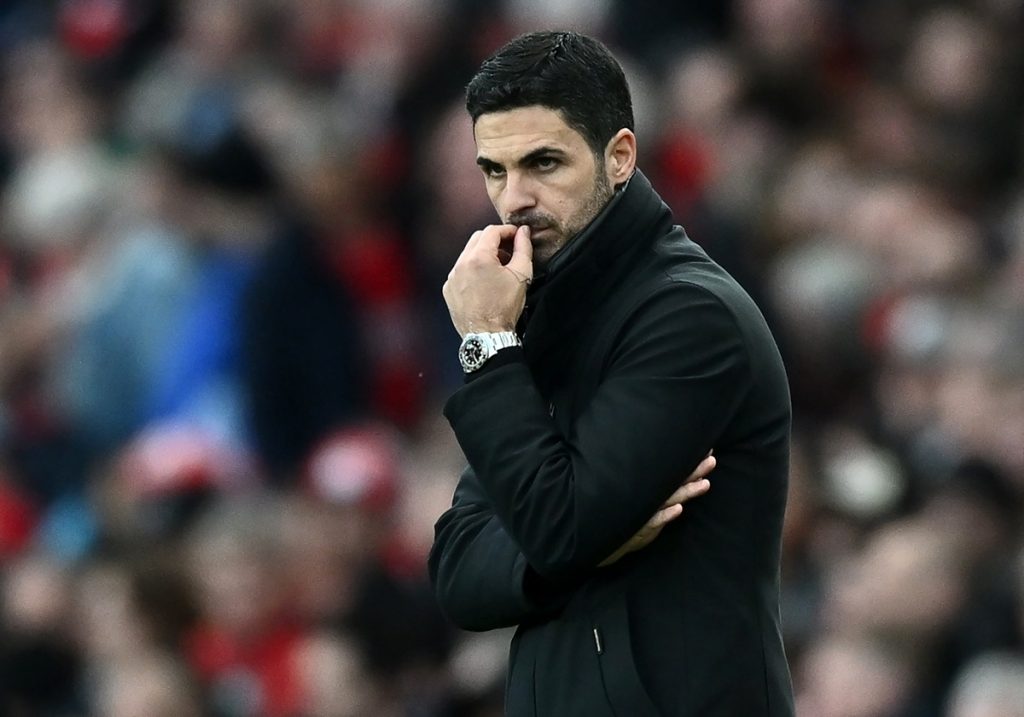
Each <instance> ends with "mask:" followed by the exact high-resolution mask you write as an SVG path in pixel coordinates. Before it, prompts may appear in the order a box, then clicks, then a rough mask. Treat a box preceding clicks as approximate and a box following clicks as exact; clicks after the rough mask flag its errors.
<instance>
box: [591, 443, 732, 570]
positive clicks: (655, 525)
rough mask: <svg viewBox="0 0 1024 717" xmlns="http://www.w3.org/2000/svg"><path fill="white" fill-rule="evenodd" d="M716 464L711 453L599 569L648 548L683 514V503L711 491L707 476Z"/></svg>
mask: <svg viewBox="0 0 1024 717" xmlns="http://www.w3.org/2000/svg"><path fill="white" fill-rule="evenodd" d="M715 463H716V461H715V457H714V456H713V455H711V454H710V453H709V454H708V456H707V458H705V459H704V460H702V461H701V462H700V464H699V465H698V466H697V468H696V469H694V471H693V473H691V474H690V475H689V477H687V479H686V480H685V481H683V484H682V485H681V486H679V488H677V489H676V492H675V493H673V494H672V495H670V496H669V498H668V500H666V501H665V502H664V503H662V504H661V508H659V509H658V511H657V512H656V513H655V514H654V515H652V516H651V519H650V520H648V521H647V522H646V523H644V525H643V527H642V528H640V530H638V531H636V534H635V535H634V536H633V537H632V538H630V539H629V540H627V541H626V542H625V543H624V544H623V545H622V546H621V547H620V548H619V549H618V550H616V551H615V552H614V553H612V554H611V555H609V556H608V557H607V558H605V559H604V560H603V561H602V562H601V563H600V564H599V565H598V567H599V568H603V567H606V566H608V565H611V564H612V563H614V562H616V561H617V560H619V559H620V558H621V557H622V556H624V555H628V554H629V553H632V552H634V551H637V550H640V549H641V548H643V547H646V546H647V545H648V544H650V543H651V542H652V541H653V540H654V539H655V538H657V537H658V534H659V533H660V532H661V530H662V528H664V527H665V526H666V525H668V524H669V523H671V522H672V521H673V520H675V519H676V518H678V517H679V516H680V515H682V514H683V503H685V502H686V501H688V500H690V499H692V498H696V497H697V496H701V495H704V494H705V493H707V492H708V490H710V489H711V481H709V480H708V479H707V478H706V477H705V476H707V475H708V473H710V472H711V471H712V470H714V468H715Z"/></svg>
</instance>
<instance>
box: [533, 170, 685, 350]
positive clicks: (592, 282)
mask: <svg viewBox="0 0 1024 717" xmlns="http://www.w3.org/2000/svg"><path fill="white" fill-rule="evenodd" d="M671 227H672V213H671V211H670V210H669V208H668V206H666V204H665V203H664V202H663V201H662V199H661V197H659V196H658V194H657V192H655V191H654V188H653V187H651V183H650V182H649V181H648V180H647V177H645V176H644V175H643V173H642V172H640V171H639V170H637V171H636V172H634V173H633V176H632V178H630V180H629V181H628V182H627V183H626V184H625V186H623V187H622V188H621V189H620V190H618V191H617V192H616V193H615V195H614V196H613V197H612V198H611V200H609V202H608V204H607V205H605V208H604V209H602V210H601V212H600V213H599V214H598V215H597V217H595V218H594V220H593V221H592V222H591V223H590V224H589V225H588V226H587V228H586V229H584V230H583V231H582V232H580V234H579V235H577V236H576V237H575V238H574V239H572V240H571V241H570V242H569V243H568V244H566V246H565V247H563V248H562V250H561V251H559V252H558V253H557V254H555V256H554V257H552V259H551V262H550V263H549V265H548V269H547V271H546V272H545V273H544V274H542V275H541V276H539V277H537V278H536V279H535V280H534V282H533V284H532V285H531V286H530V290H529V292H528V293H527V296H526V303H527V308H528V317H527V322H526V325H525V327H524V328H525V334H524V340H523V343H524V347H525V349H526V355H527V359H528V360H530V361H531V362H532V361H533V360H539V359H540V358H541V357H542V356H543V355H544V354H546V353H548V352H549V351H550V350H552V349H553V348H555V347H556V346H557V345H565V344H568V343H571V342H568V341H566V339H568V337H569V336H570V335H571V334H574V333H575V332H576V331H577V330H578V329H579V328H580V327H581V326H582V325H583V323H584V322H583V321H582V319H584V318H585V317H586V316H587V315H588V314H590V313H591V312H592V311H593V310H594V309H595V308H596V307H597V305H598V303H599V302H600V301H601V300H602V299H603V298H605V297H607V296H608V295H609V293H610V292H611V290H612V289H613V288H614V287H615V286H616V285H617V284H618V283H619V281H621V279H622V278H623V276H624V275H625V274H627V273H628V272H629V270H630V269H631V268H632V267H633V266H634V265H635V264H636V262H637V261H638V260H639V258H640V257H641V256H643V255H644V254H645V253H646V252H649V251H650V250H651V247H652V246H653V244H654V241H655V239H656V238H657V237H659V236H662V235H663V234H666V233H667V232H668V231H669V230H670V229H671Z"/></svg>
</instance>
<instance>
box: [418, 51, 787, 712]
mask: <svg viewBox="0 0 1024 717" xmlns="http://www.w3.org/2000/svg"><path fill="white" fill-rule="evenodd" d="M467 108H468V110H469V113H470V116H471V117H472V119H473V123H474V135H475V138H476V146H477V163H478V164H479V165H480V168H481V169H482V171H483V174H484V181H485V183H486V186H487V191H488V193H489V195H490V198H491V201H492V202H493V204H494V207H495V209H496V210H497V212H498V215H499V217H501V219H502V221H503V222H504V223H503V224H501V225H496V226H489V227H487V228H485V229H483V230H481V231H478V232H476V233H475V234H474V235H473V236H472V237H471V238H470V239H469V241H468V243H467V244H466V247H465V250H464V251H463V252H462V255H461V256H460V257H459V259H458V261H457V262H456V264H455V267H454V268H453V269H452V272H451V274H450V275H449V277H448V281H447V283H446V284H445V287H444V296H445V300H446V301H447V303H448V308H449V310H450V312H451V317H452V321H453V323H454V324H455V328H456V329H457V330H458V332H459V334H460V335H462V336H463V342H462V346H461V348H460V360H461V363H462V366H463V369H464V370H465V371H466V377H467V381H466V385H465V386H464V387H462V388H460V389H459V390H458V391H457V392H456V393H455V395H454V396H452V398H451V399H450V400H449V402H448V403H447V405H446V406H445V414H446V416H447V418H448V420H449V421H450V423H451V425H452V427H453V429H454V431H455V434H456V436H457V438H458V440H459V443H460V445H461V447H462V449H463V451H464V452H465V454H466V457H467V458H468V460H469V468H467V470H466V471H465V473H464V474H463V476H462V478H461V480H460V482H459V485H458V488H457V489H456V491H455V498H454V502H453V505H452V507H451V509H450V510H448V511H447V512H445V514H444V515H442V516H441V518H440V520H439V521H438V523H437V526H436V537H435V543H434V546H433V549H432V552H431V556H430V573H431V578H432V580H433V583H434V587H435V590H436V593H437V596H438V598H439V601H440V603H441V605H442V606H443V608H444V609H445V611H446V612H447V613H448V614H449V615H450V616H451V618H452V619H453V620H454V621H455V622H456V623H458V624H459V625H461V626H462V627H464V628H467V629H471V630H488V629H493V628H497V627H503V626H509V625H517V626H518V630H517V631H516V635H515V637H514V638H513V642H512V647H511V654H510V664H509V675H508V681H507V689H506V710H507V713H508V714H509V715H512V716H514V717H523V716H534V715H536V716H538V717H572V716H574V715H579V716H581V717H582V716H584V715H585V716H586V717H611V716H613V715H615V716H617V717H647V716H648V715H693V716H697V715H700V717H715V716H716V715H721V716H723V717H726V716H727V717H754V716H757V715H771V716H773V717H774V716H776V715H791V714H792V713H793V707H792V696H791V688H790V682H789V671H788V668H787V665H786V659H785V654H784V652H783V647H782V639H781V636H780V629H779V614H778V587H779V586H778V568H779V550H780V548H779V542H780V532H781V527H782V517H783V510H784V506H785V494H786V476H787V470H788V451H789V424H790V406H789V394H788V388H787V383H786V376H785V372H784V370H783V366H782V362H781V360H780V358H779V354H778V351H777V349H776V346H775V343H774V341H773V339H772V337H771V334H770V333H769V331H768V328H767V327H766V325H765V323H764V320H763V319H762V317H761V314H760V313H759V312H758V310H757V308H756V307H755V306H754V304H753V302H752V301H751V300H750V298H749V297H748V296H747V295H746V294H745V293H744V292H743V290H742V289H741V288H740V287H739V286H738V285H737V284H736V283H735V281H733V280H732V279H731V278H730V277H729V276H728V275H727V274H726V273H725V272H724V271H723V270H722V269H721V268H720V267H719V266H718V265H716V264H715V263H714V262H712V261H711V260H710V259H709V258H708V257H707V255H706V254H705V253H704V252H703V251H702V250H701V249H700V248H699V247H698V246H697V245H696V244H694V243H693V242H691V241H690V240H689V239H688V238H687V237H686V234H685V233H684V232H683V230H682V229H681V228H680V227H678V226H673V224H672V218H671V214H670V212H669V209H668V207H666V206H665V205H664V203H663V202H662V201H661V199H660V198H659V197H658V195H657V194H655V192H654V190H653V189H652V188H651V185H650V184H649V183H648V181H647V179H646V178H645V177H644V176H643V175H642V174H641V173H640V172H639V171H636V169H635V165H636V154H637V149H636V138H635V136H634V134H633V130H632V128H633V116H632V114H633V113H632V103H631V100H630V96H629V89H628V87H627V84H626V80H625V77H624V76H623V73H622V70H621V68H620V67H619V65H618V63H617V62H616V61H615V59H614V58H613V57H612V56H611V54H610V53H609V52H608V50H607V49H606V48H605V47H604V46H603V45H601V44H600V43H598V42H596V41H595V40H592V39H590V38H587V37H583V36H580V35H577V34H574V33H564V32H543V33H532V34H528V35H524V36H521V37H519V38H517V39H515V40H513V41H512V42H511V43H509V44H508V45H506V46H505V47H503V48H502V49H500V50H499V51H498V52H497V53H496V54H495V55H494V56H492V57H491V58H490V59H488V60H487V61H486V62H484V64H483V65H482V66H481V68H480V70H479V72H478V73H477V75H476V76H475V77H474V78H473V80H472V81H471V82H470V84H469V87H468V91H467ZM712 449H714V454H715V458H716V459H717V468H716V472H715V488H714V490H711V491H710V492H708V493H707V494H706V495H704V496H702V497H701V498H700V499H699V500H696V501H694V502H693V503H692V504H691V505H690V506H688V508H687V511H686V517H685V518H683V519H682V520H676V519H675V518H677V517H678V515H679V513H680V512H681V510H682V503H683V502H685V501H687V500H689V499H690V498H693V497H695V496H697V495H699V494H700V493H703V492H704V491H706V490H707V484H706V482H705V481H703V480H693V479H701V478H702V476H703V475H704V474H705V473H706V472H707V471H708V470H709V468H710V466H711V463H712V461H710V460H703V459H705V457H706V456H708V454H709V452H710V451H711V450H712ZM695 467H697V470H696V472H695V473H694V475H692V476H691V480H689V481H687V482H685V483H684V484H683V486H682V487H681V488H680V487H679V480H680V478H681V477H682V476H685V475H686V474H687V473H690V472H691V471H694V469H695ZM652 516H653V517H652ZM659 531H660V534H659Z"/></svg>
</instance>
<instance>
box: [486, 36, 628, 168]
mask: <svg viewBox="0 0 1024 717" xmlns="http://www.w3.org/2000/svg"><path fill="white" fill-rule="evenodd" d="M531 105H540V106H542V107H547V108H549V109H552V110H556V111H558V112H560V113H561V114H562V117H563V119H564V120H565V122H566V124H568V125H569V126H570V127H572V128H573V129H574V130H576V131H577V132H579V133H580V134H581V135H583V138H584V139H585V140H586V141H587V144H588V145H590V147H591V149H593V150H594V152H595V153H596V154H601V153H603V152H604V148H605V146H606V145H607V144H608V140H610V139H611V138H612V137H613V136H614V135H615V133H616V132H618V131H619V130H620V129H622V128H623V127H625V128H627V129H630V130H632V129H633V101H632V99H631V98H630V96H629V85H628V84H627V83H626V75H625V74H624V73H623V72H622V67H621V66H620V65H619V63H618V61H616V59H615V58H614V57H613V56H612V53H611V52H609V50H608V48H607V47H605V46H604V45H603V44H601V43H600V42H598V41H597V40H595V39H594V38H592V37H587V36H586V35H580V34H579V33H575V32H551V31H543V32H531V33H527V34H525V35H520V36H519V37H517V38H515V39H514V40H512V41H511V42H509V43H508V44H507V45H505V46H504V47H502V48H501V49H500V50H498V51H497V52H495V53H494V54H493V55H491V56H490V57H489V58H487V59H486V60H484V63H483V64H482V65H481V66H480V69H479V70H477V73H476V75H474V76H473V79H472V80H470V83H469V86H468V87H467V88H466V109H467V110H468V111H469V115H470V117H472V118H473V123H474V124H476V121H477V119H479V118H480V115H483V114H487V113H488V112H502V111H505V110H511V109H516V108H519V107H529V106H531Z"/></svg>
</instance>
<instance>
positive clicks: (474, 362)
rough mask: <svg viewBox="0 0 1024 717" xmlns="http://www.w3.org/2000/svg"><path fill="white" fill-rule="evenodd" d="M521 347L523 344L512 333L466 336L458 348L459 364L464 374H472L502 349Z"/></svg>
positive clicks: (498, 332)
mask: <svg viewBox="0 0 1024 717" xmlns="http://www.w3.org/2000/svg"><path fill="white" fill-rule="evenodd" d="M522 345H523V342H522V341H520V340H519V337H518V336H516V333H515V332H514V331H496V332H492V333H485V334H466V337H465V338H464V339H462V345H461V346H459V363H460V364H462V370H463V371H464V372H466V373H473V372H474V371H477V370H479V369H480V367H481V366H483V365H484V364H485V363H487V359H489V358H491V357H492V356H494V354H496V353H498V352H499V351H501V350H502V349H507V348H509V347H512V346H522Z"/></svg>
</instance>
